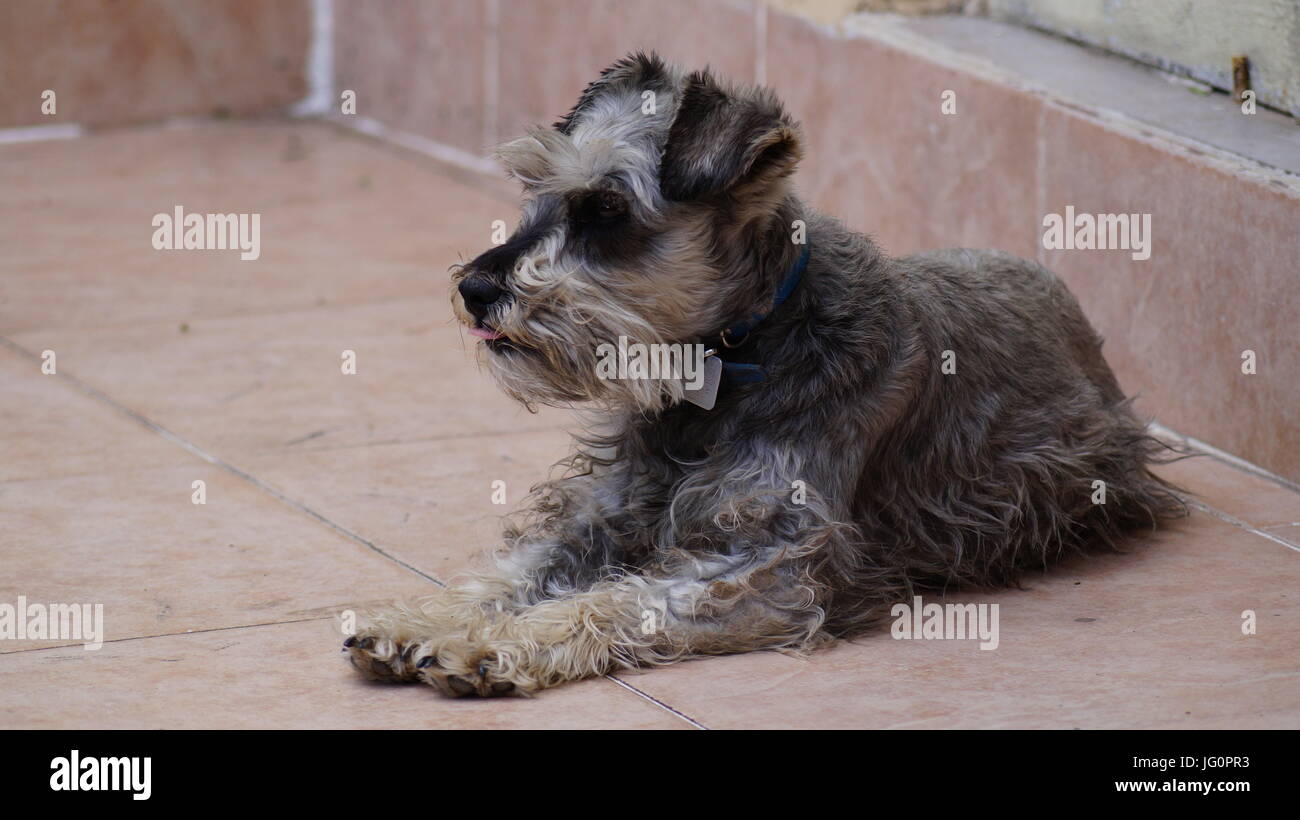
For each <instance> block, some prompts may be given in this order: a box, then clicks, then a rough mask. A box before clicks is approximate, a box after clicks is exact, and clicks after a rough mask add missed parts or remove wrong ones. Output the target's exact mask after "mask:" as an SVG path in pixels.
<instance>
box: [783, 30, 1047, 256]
mask: <svg viewBox="0 0 1300 820" xmlns="http://www.w3.org/2000/svg"><path fill="white" fill-rule="evenodd" d="M767 51H768V55H767V79H768V83H769V84H770V85H772V86H773V87H774V88H775V89H776V90H777V92H778V93H779V94H780V95H781V97H782V99H784V101H785V103H786V106H787V108H788V109H789V110H790V112H791V113H792V114H794V115H795V116H796V117H797V118H798V119H799V120H801V122H802V124H803V127H804V131H805V136H806V143H805V148H806V157H805V159H804V163H803V168H802V173H801V175H800V176H798V177H796V186H797V188H798V190H799V191H800V192H801V193H802V194H803V195H804V197H805V198H806V199H807V200H808V201H809V202H810V203H811V204H813V205H814V206H815V207H818V208H820V209H822V210H825V211H827V212H830V213H833V214H835V215H836V216H839V217H840V218H841V219H843V220H845V222H846V223H847V224H848V225H849V226H851V227H853V228H856V229H858V230H862V231H866V232H867V233H870V234H871V235H873V236H874V237H875V238H876V239H877V241H879V242H880V243H881V244H882V245H883V246H884V247H885V248H886V249H887V250H888V251H890V252H891V253H894V254H904V253H912V252H915V251H920V250H926V249H932V248H937V247H949V246H954V245H966V246H973V247H999V248H1002V249H1004V250H1008V251H1012V252H1014V253H1019V254H1022V255H1026V256H1030V257H1032V256H1033V255H1034V253H1035V250H1036V240H1037V234H1036V230H1035V226H1036V225H1037V223H1038V219H1037V209H1036V204H1035V201H1036V197H1035V187H1036V171H1035V162H1034V157H1035V151H1036V139H1037V116H1038V105H1039V103H1038V101H1037V100H1035V99H1034V98H1033V97H1031V96H1029V95H1027V94H1024V93H1022V92H1019V91H1016V90H1014V89H1009V88H1006V87H1003V86H1000V85H996V84H994V83H991V82H988V81H985V80H982V79H980V78H977V77H974V76H972V75H969V74H965V73H962V72H958V71H953V70H951V69H948V68H944V67H942V66H939V65H937V64H935V63H931V62H928V61H926V60H922V59H918V58H917V57H916V56H913V55H910V54H906V53H903V52H900V51H898V50H896V49H894V48H892V47H889V46H886V45H884V44H881V43H878V42H875V41H872V40H867V39H850V38H845V37H841V36H839V35H837V34H834V33H833V32H831V31H829V30H827V29H824V28H821V27H818V26H815V25H813V24H810V23H806V22H804V21H802V20H799V19H795V18H792V17H788V16H785V15H780V14H773V15H771V18H770V20H769V24H768V38H767ZM946 90H951V91H953V92H954V93H955V95H956V106H957V108H956V114H953V115H945V114H943V113H941V110H940V104H941V102H942V95H943V93H944V91H946Z"/></svg>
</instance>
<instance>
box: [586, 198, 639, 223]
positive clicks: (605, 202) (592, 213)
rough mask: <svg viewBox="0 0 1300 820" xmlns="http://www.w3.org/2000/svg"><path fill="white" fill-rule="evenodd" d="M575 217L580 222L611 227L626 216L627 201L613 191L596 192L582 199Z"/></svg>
mask: <svg viewBox="0 0 1300 820" xmlns="http://www.w3.org/2000/svg"><path fill="white" fill-rule="evenodd" d="M577 216H578V219H579V220H581V221H582V222H592V223H597V224H601V225H612V224H613V223H615V222H618V221H620V220H622V219H623V217H625V216H627V200H625V199H624V198H623V197H622V196H621V195H620V194H618V193H616V192H614V191H597V192H595V193H594V194H590V195H589V196H586V197H584V198H583V199H582V201H581V202H580V203H579V205H578V214H577Z"/></svg>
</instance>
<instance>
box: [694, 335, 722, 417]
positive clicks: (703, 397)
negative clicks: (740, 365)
mask: <svg viewBox="0 0 1300 820" xmlns="http://www.w3.org/2000/svg"><path fill="white" fill-rule="evenodd" d="M714 353H715V351H712V350H711V351H709V352H708V353H705V354H704V382H703V383H702V384H701V385H700V386H699V387H698V388H696V389H694V390H691V389H690V388H687V390H686V400H687V401H688V402H690V403H691V404H693V405H695V406H696V407H702V408H704V409H705V410H712V409H713V405H714V404H715V403H716V402H717V400H718V385H719V384H720V383H721V382H722V360H721V359H719V358H718V357H717V356H716V355H714Z"/></svg>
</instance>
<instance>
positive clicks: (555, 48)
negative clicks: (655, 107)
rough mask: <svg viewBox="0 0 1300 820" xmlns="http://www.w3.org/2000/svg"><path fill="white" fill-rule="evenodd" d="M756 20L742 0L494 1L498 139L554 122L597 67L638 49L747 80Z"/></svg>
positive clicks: (751, 76) (751, 69) (752, 60)
mask: <svg viewBox="0 0 1300 820" xmlns="http://www.w3.org/2000/svg"><path fill="white" fill-rule="evenodd" d="M755 20H756V12H755V8H754V6H753V4H752V3H748V2H743V3H742V2H725V1H722V0H657V2H653V3H647V2H643V1H642V0H500V28H499V31H500V52H499V53H500V61H499V65H500V88H501V99H500V106H499V108H498V115H497V118H496V135H497V139H498V140H506V139H509V138H511V137H514V136H518V135H519V134H522V133H523V131H524V129H526V128H527V127H528V126H529V125H533V124H544V125H550V124H551V123H553V122H555V121H556V120H557V119H559V117H560V116H562V115H563V114H565V113H567V112H568V111H569V109H570V108H572V107H573V104H574V103H576V102H577V101H578V95H579V94H581V93H582V90H583V89H584V88H585V87H586V85H587V83H589V82H591V81H592V80H593V79H595V78H596V76H597V75H598V74H599V73H600V70H601V69H603V68H604V67H605V66H607V65H609V64H610V63H612V62H614V61H615V60H617V59H619V58H620V57H622V56H624V55H626V54H628V53H629V52H631V51H635V50H637V49H646V50H649V49H655V50H657V51H659V53H660V54H661V55H662V56H663V57H665V58H666V59H670V60H673V61H676V62H678V63H680V64H681V65H682V66H683V67H687V68H704V67H705V66H706V65H710V66H712V67H713V68H714V69H715V70H716V71H717V72H718V73H720V74H722V75H725V76H728V77H731V78H733V79H736V80H745V81H749V82H752V81H753V80H754V72H755V65H756V58H755V52H756V48H755V46H756V39H757V34H756V28H755Z"/></svg>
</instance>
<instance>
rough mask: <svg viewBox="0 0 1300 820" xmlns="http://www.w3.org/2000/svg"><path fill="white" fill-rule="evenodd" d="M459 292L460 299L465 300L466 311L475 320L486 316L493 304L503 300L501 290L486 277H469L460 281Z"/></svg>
mask: <svg viewBox="0 0 1300 820" xmlns="http://www.w3.org/2000/svg"><path fill="white" fill-rule="evenodd" d="M457 290H459V291H460V298H462V299H464V300H465V309H466V310H468V311H469V312H470V313H471V314H473V315H474V318H475V319H482V318H483V317H484V316H486V315H487V312H488V308H490V307H492V303H493V302H495V301H496V300H498V299H500V298H501V288H499V287H497V286H496V285H494V284H492V283H491V282H490V281H488V278H487V277H486V276H467V277H465V278H464V279H462V280H460V285H459V287H458V288H457Z"/></svg>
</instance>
